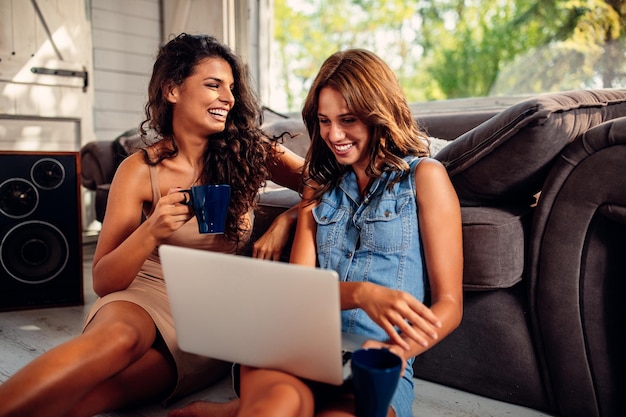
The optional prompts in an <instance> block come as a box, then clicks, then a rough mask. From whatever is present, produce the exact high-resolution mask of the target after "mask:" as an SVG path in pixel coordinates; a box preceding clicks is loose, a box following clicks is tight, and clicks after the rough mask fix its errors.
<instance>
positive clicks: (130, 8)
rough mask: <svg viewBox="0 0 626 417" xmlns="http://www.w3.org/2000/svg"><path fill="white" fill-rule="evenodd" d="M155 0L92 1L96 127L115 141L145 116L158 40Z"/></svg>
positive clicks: (98, 134) (98, 133)
mask: <svg viewBox="0 0 626 417" xmlns="http://www.w3.org/2000/svg"><path fill="white" fill-rule="evenodd" d="M160 7H161V6H160V2H159V0H134V1H128V0H93V1H92V9H91V15H92V35H93V47H94V49H93V52H94V74H93V75H94V77H93V78H94V84H95V93H94V94H95V99H94V131H95V135H96V137H97V138H98V139H113V138H115V137H117V136H118V135H119V134H121V133H123V132H125V131H126V130H128V129H130V128H132V127H136V126H137V125H138V123H139V121H140V120H142V118H143V107H144V105H145V102H146V100H147V89H148V82H149V80H150V75H151V72H152V65H153V63H154V58H155V56H156V53H157V50H158V47H159V45H160V43H161V18H160V10H161V9H160Z"/></svg>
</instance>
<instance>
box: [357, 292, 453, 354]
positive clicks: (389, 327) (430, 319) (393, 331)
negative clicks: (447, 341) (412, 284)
mask: <svg viewBox="0 0 626 417" xmlns="http://www.w3.org/2000/svg"><path fill="white" fill-rule="evenodd" d="M363 285H364V287H363V289H367V294H366V296H361V297H358V298H359V300H360V302H359V307H361V308H362V309H363V310H364V311H365V312H366V313H367V315H368V316H370V318H371V319H372V320H374V322H376V324H378V325H379V326H380V327H382V328H383V330H385V332H386V333H387V334H388V335H389V338H390V341H391V342H392V343H394V344H396V345H399V346H400V347H401V348H403V349H405V350H407V351H408V350H410V349H411V347H410V345H409V340H412V341H414V342H415V343H417V344H418V345H420V346H422V347H424V348H426V347H428V346H429V344H430V343H431V341H432V340H436V339H437V338H438V332H437V329H438V328H440V327H441V322H440V320H439V319H438V318H437V316H436V315H435V314H434V313H433V312H432V311H431V310H430V309H429V308H428V307H427V306H426V305H424V304H423V303H421V302H420V301H419V300H417V299H416V298H415V297H413V296H412V295H411V294H409V293H407V292H404V291H398V290H393V289H390V288H387V287H383V286H380V285H376V284H371V283H364V284H363Z"/></svg>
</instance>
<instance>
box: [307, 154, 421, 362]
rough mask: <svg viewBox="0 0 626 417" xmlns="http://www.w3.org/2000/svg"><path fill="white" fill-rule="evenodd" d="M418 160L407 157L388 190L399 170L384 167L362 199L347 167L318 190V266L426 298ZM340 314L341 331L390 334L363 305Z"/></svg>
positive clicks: (349, 279)
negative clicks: (403, 172) (335, 182)
mask: <svg viewBox="0 0 626 417" xmlns="http://www.w3.org/2000/svg"><path fill="white" fill-rule="evenodd" d="M420 160H421V159H419V158H416V157H407V158H405V161H407V162H408V163H409V166H410V167H411V170H410V173H409V174H408V175H407V176H406V177H405V178H404V179H403V180H402V181H400V182H399V183H396V184H395V185H394V186H393V187H392V189H391V190H389V189H388V187H387V184H388V183H389V182H390V180H391V179H393V178H394V177H396V176H397V175H399V173H398V172H385V173H384V174H383V175H382V177H381V178H379V179H377V180H376V181H375V182H374V183H373V184H372V186H371V187H370V190H369V191H368V194H367V195H366V196H365V197H364V198H363V200H361V198H360V196H359V189H358V185H357V182H356V175H355V174H354V172H352V171H349V172H347V173H346V174H345V176H344V177H343V178H342V180H341V182H340V183H339V186H338V187H336V188H335V189H333V190H330V191H329V192H327V193H326V194H324V195H323V196H322V200H321V202H320V203H319V205H318V206H316V207H315V208H314V209H313V217H314V218H315V221H316V223H317V235H316V241H317V243H316V244H317V256H318V261H319V264H320V267H321V268H326V269H332V270H335V271H337V273H338V274H339V279H340V280H341V281H343V282H372V283H375V284H379V285H383V286H385V287H389V288H393V289H397V290H402V291H406V292H408V293H410V294H412V295H413V296H414V297H415V298H417V299H418V300H420V301H423V300H424V292H425V285H426V272H425V271H426V267H425V265H424V261H423V256H422V246H421V241H420V235H419V227H418V219H417V203H416V201H415V167H416V166H417V164H418V163H419V162H420ZM341 319H342V329H343V331H344V332H350V333H358V334H364V335H367V336H368V337H372V338H374V339H378V340H387V339H388V338H389V337H388V335H387V334H386V333H385V331H384V330H383V329H382V328H380V327H379V326H378V325H377V324H375V323H374V321H373V320H371V319H370V318H369V316H368V315H367V314H366V313H365V312H364V311H363V310H361V309H353V310H344V311H342V312H341ZM409 370H410V367H409Z"/></svg>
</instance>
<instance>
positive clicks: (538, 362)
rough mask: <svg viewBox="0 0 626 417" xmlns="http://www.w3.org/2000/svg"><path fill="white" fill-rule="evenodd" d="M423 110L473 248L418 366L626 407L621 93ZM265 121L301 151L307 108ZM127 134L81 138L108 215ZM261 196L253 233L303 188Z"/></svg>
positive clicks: (503, 392)
mask: <svg viewBox="0 0 626 417" xmlns="http://www.w3.org/2000/svg"><path fill="white" fill-rule="evenodd" d="M415 117H416V119H417V120H418V122H419V123H421V124H422V125H423V126H424V127H425V128H426V129H427V131H428V133H429V134H430V135H431V136H433V137H437V138H442V139H446V140H449V141H451V142H450V143H449V144H448V145H447V146H446V147H445V148H443V149H442V150H441V151H440V152H438V153H437V154H436V155H434V156H435V158H436V159H438V160H440V161H441V162H442V163H444V164H445V165H446V167H447V169H448V172H449V174H450V178H451V180H452V182H453V184H454V186H455V189H456V191H457V193H458V195H459V198H460V201H461V205H462V216H463V239H464V258H465V259H464V289H465V291H464V296H465V305H464V317H463V322H462V323H461V325H460V327H459V328H458V329H457V330H456V331H455V332H454V333H453V334H451V335H450V336H449V337H448V338H446V339H445V340H443V341H442V342H441V343H439V344H438V345H437V346H435V347H434V348H433V349H431V350H429V351H428V352H426V353H424V354H423V355H421V356H419V357H418V358H417V359H416V361H415V364H414V369H415V376H416V377H417V378H421V379H426V380H430V381H434V382H436V383H440V384H443V385H447V386H451V387H454V388H458V389H461V390H465V391H469V392H473V393H476V394H479V395H483V396H486V397H490V398H494V399H498V400H502V401H506V402H510V403H514V404H519V405H523V406H526V407H531V408H535V409H539V410H544V411H546V412H547V413H550V414H554V415H563V416H585V417H587V416H619V415H626V403H624V401H622V399H621V397H622V395H623V393H624V392H626V358H625V355H624V352H626V342H624V340H623V337H622V335H621V334H622V331H623V329H624V324H625V323H624V322H625V321H626V303H624V302H623V301H622V300H621V297H622V296H623V294H624V293H626V279H625V278H626V256H624V255H625V253H624V250H625V248H626V91H620V90H577V91H570V92H561V93H551V94H544V95H539V96H536V97H532V98H528V99H525V100H522V101H520V102H519V103H517V104H514V105H512V106H509V107H507V108H506V109H504V110H502V111H495V110H485V111H476V112H453V113H438V114H427V115H419V114H416V115H415ZM264 127H265V128H266V129H267V131H268V132H270V133H274V134H277V133H281V132H283V131H285V130H288V131H290V132H291V133H298V132H299V133H302V134H301V135H300V136H297V137H296V138H294V139H285V142H284V143H285V145H287V146H289V147H290V148H292V149H294V150H296V152H298V153H300V154H304V152H305V151H306V149H307V147H308V135H307V133H306V131H305V130H304V126H303V124H302V122H301V120H299V119H295V118H294V119H280V118H278V119H276V118H275V119H274V120H273V121H272V122H269V123H266V125H265V126H264ZM131 136H132V135H131ZM128 138H129V136H128V135H126V136H121V137H120V138H118V140H116V141H101V142H92V143H89V144H87V145H85V147H84V148H83V149H82V152H81V156H82V175H83V178H82V180H83V185H84V186H85V187H87V188H89V189H91V190H94V191H95V193H96V200H97V203H96V211H97V216H98V218H99V219H102V215H103V213H104V209H105V206H106V191H107V187H108V184H109V183H110V181H111V179H112V177H113V174H114V172H115V168H116V167H117V164H118V163H119V160H120V158H122V157H123V156H124V155H125V154H126V153H127V152H129V151H132V149H130V148H132V146H133V145H132V143H135V142H134V141H132V140H128ZM260 201H261V206H260V207H259V210H258V211H257V213H256V220H255V230H254V234H255V235H256V236H258V235H260V234H261V233H262V232H263V231H264V230H265V229H266V227H267V226H268V225H269V223H270V222H271V220H272V218H273V217H274V216H275V215H276V214H277V213H280V212H281V211H282V210H284V209H285V208H286V207H289V206H291V205H293V204H295V203H296V202H297V201H298V196H297V195H296V194H295V193H293V192H291V191H289V190H284V189H280V188H278V189H277V188H274V187H269V188H268V189H267V190H265V191H264V192H262V193H261V200H260ZM287 256H288V249H287V250H286V252H285V259H286V258H287Z"/></svg>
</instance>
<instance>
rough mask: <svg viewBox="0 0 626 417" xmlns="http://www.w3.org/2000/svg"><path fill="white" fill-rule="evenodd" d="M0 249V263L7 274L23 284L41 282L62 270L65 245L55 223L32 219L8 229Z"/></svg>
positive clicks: (66, 244)
mask: <svg viewBox="0 0 626 417" xmlns="http://www.w3.org/2000/svg"><path fill="white" fill-rule="evenodd" d="M0 252H1V256H0V260H1V261H2V267H3V268H4V270H5V271H6V272H7V273H8V274H9V275H10V276H11V277H13V278H15V279H16V280H18V281H20V282H23V283H26V284H41V283H44V282H47V281H50V280H51V279H53V278H54V277H56V276H57V275H58V274H59V273H60V272H61V271H63V269H64V268H65V265H66V264H67V260H68V257H69V246H68V242H67V239H66V238H65V236H64V235H63V233H61V231H60V230H59V229H58V228H57V227H55V226H54V225H52V224H50V223H46V222H42V221H38V220H32V221H28V222H23V223H20V224H18V225H17V226H15V227H13V228H12V229H11V230H9V232H8V233H7V234H6V235H5V236H4V238H3V239H2V244H1V245H0Z"/></svg>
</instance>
